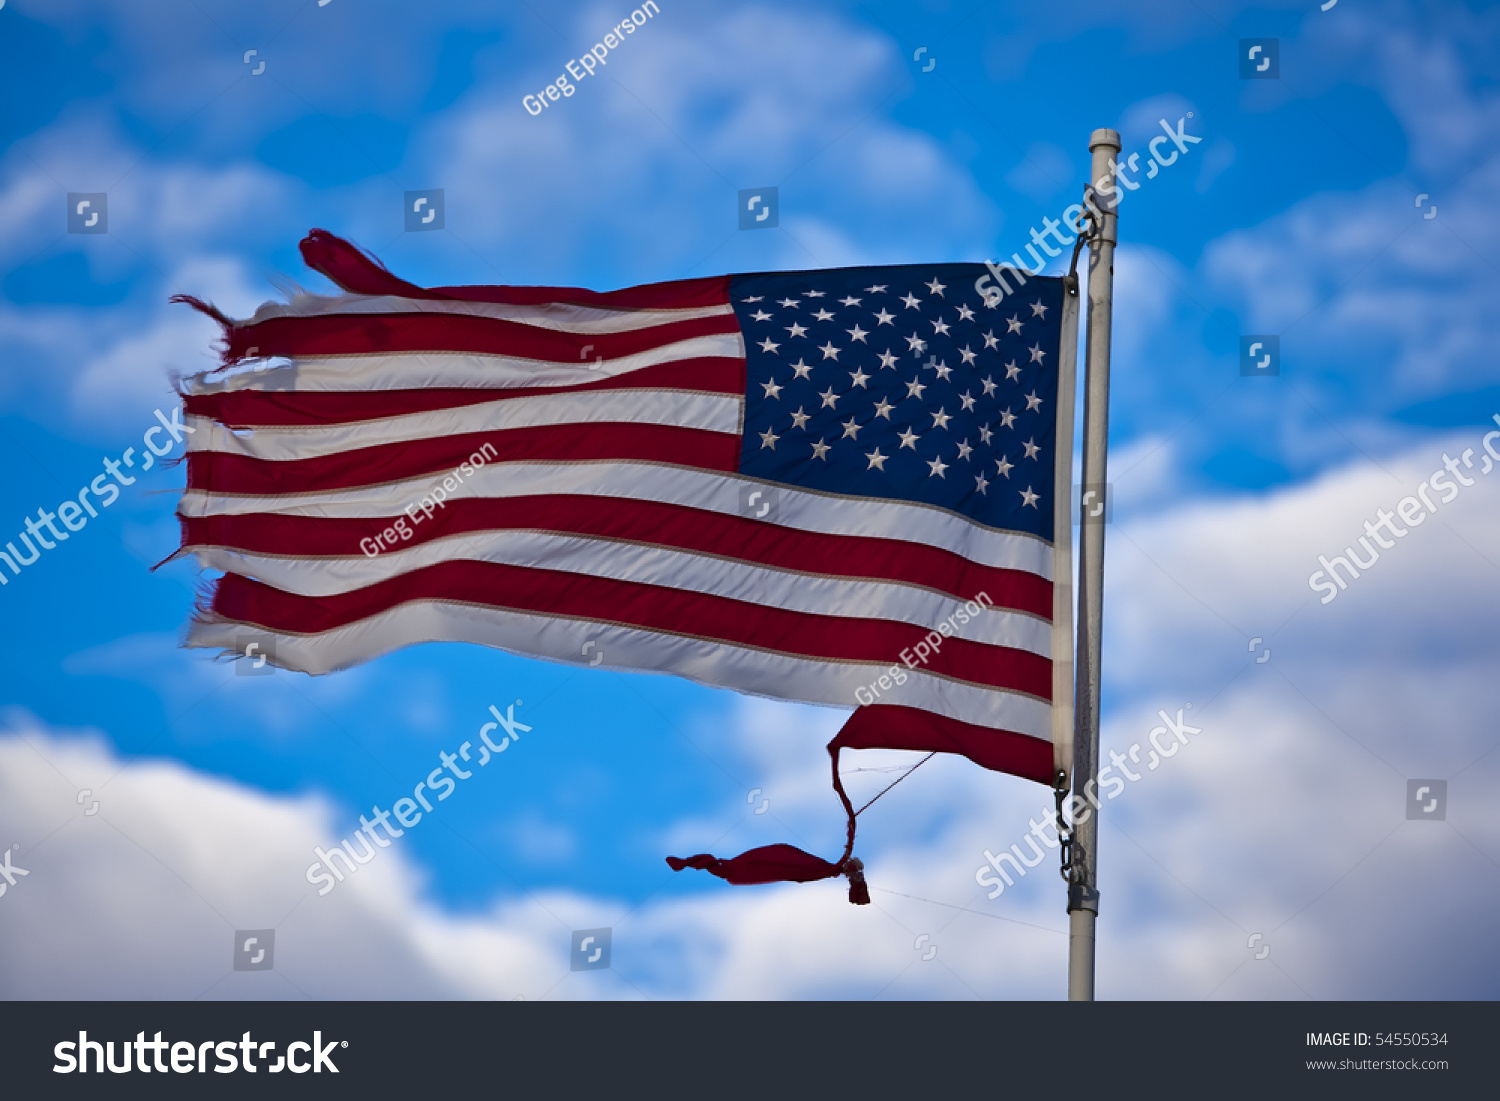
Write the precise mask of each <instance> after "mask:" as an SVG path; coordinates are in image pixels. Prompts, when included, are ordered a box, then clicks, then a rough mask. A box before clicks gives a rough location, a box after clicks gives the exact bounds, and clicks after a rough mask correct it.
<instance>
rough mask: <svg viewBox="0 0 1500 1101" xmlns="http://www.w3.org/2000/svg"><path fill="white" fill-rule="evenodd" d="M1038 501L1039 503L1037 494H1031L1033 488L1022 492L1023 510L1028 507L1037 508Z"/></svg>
mask: <svg viewBox="0 0 1500 1101" xmlns="http://www.w3.org/2000/svg"><path fill="white" fill-rule="evenodd" d="M1036 501H1037V495H1036V494H1035V493H1033V492H1031V487H1030V486H1027V487H1026V488H1025V489H1023V490H1021V507H1022V508H1025V507H1026V506H1027V505H1030V506H1031V507H1032V508H1036Z"/></svg>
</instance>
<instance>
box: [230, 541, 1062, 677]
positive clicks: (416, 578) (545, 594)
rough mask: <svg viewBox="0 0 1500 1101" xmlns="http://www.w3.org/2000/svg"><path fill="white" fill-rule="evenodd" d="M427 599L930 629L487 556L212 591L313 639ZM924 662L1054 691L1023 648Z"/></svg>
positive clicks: (805, 651)
mask: <svg viewBox="0 0 1500 1101" xmlns="http://www.w3.org/2000/svg"><path fill="white" fill-rule="evenodd" d="M429 600H443V601H453V602H460V603H463V604H466V605H469V606H474V605H481V606H488V607H492V608H500V609H506V610H511V611H520V612H533V613H539V614H542V615H546V616H552V617H557V618H564V619H588V620H600V621H604V622H608V623H616V624H621V625H624V626H629V627H641V628H645V629H648V630H655V631H661V632H664V633H667V634H673V635H689V636H694V637H698V638H708V639H714V640H717V641H722V642H728V643H735V644H739V645H747V646H755V647H758V648H761V649H766V650H771V651H774V652H777V653H783V654H792V655H797V656H801V657H807V658H814V659H820V660H827V659H845V660H862V661H873V662H879V663H881V664H888V663H892V662H895V661H896V660H897V659H898V655H900V653H901V652H902V650H904V649H907V648H909V647H913V646H915V645H917V643H919V642H921V641H922V639H923V638H925V637H926V635H927V633H928V632H927V630H926V629H925V628H922V627H918V626H913V625H911V624H908V623H895V622H892V621H890V620H883V619H850V618H846V617H839V616H825V615H811V614H808V613H805V612H789V611H784V610H782V609H779V608H767V607H764V606H762V605H757V604H750V603H746V602H744V601H740V600H731V599H729V598H727V597H722V596H711V595H705V594H702V593H694V592H687V591H685V590H682V589H671V588H666V587H664V586H660V585H646V584H641V583H640V582H635V581H617V580H614V579H611V578H605V577H590V576H587V575H584V574H576V573H564V572H562V571H558V570H544V569H534V568H530V567H525V566H505V565H497V564H494V563H489V562H445V563H441V564H439V565H435V566H428V567H425V568H423V569H420V570H413V571H411V572H410V573H405V574H402V575H401V576H399V577H393V578H391V579H390V580H388V581H382V582H379V583H377V584H375V585H370V586H368V587H366V588H363V589H358V590H356V591H355V592H352V593H341V594H339V595H337V596H325V597H316V598H314V597H301V596H293V595H292V594H290V593H285V592H282V591H281V590H280V589H275V588H272V587H271V586H269V585H266V584H264V583H262V582H260V581H254V580H251V579H249V578H246V577H242V576H240V575H238V574H226V575H225V576H224V577H223V578H221V579H220V581H219V583H218V586H217V587H216V589H215V592H214V599H213V610H214V612H215V613H217V614H218V615H221V616H223V617H225V618H226V619H231V620H236V621H239V622H244V623H252V624H255V625H257V626H259V627H261V628H263V629H265V630H269V631H274V632H277V633H283V634H297V635H315V634H320V633H322V632H324V631H331V630H334V629H335V628H338V627H343V626H346V625H348V624H351V623H357V622H359V621H360V620H363V619H367V618H368V617H370V616H374V615H378V614H380V613H381V612H384V611H387V610H389V609H391V608H394V607H396V606H398V605H401V604H406V603H410V602H415V601H429ZM926 668H927V670H928V671H930V672H934V673H939V674H944V675H947V676H952V677H957V678H959V679H960V680H964V681H968V682H970V683H971V684H978V685H986V686H990V687H994V688H1008V689H1013V690H1015V691H1019V692H1026V693H1029V694H1030V695H1033V696H1037V697H1039V698H1041V699H1051V695H1052V662H1051V661H1050V660H1049V659H1047V658H1044V657H1041V656H1040V655H1037V654H1033V653H1030V652H1028V651H1026V650H1017V649H1013V648H1011V647H1006V646H988V645H985V644H983V643H978V642H970V641H968V640H966V639H959V638H949V639H946V640H944V642H943V645H942V648H941V649H940V650H938V651H937V652H936V653H935V654H933V656H932V658H931V659H930V660H929V662H928V663H927V666H926Z"/></svg>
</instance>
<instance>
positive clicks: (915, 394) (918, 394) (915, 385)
mask: <svg viewBox="0 0 1500 1101" xmlns="http://www.w3.org/2000/svg"><path fill="white" fill-rule="evenodd" d="M925 389H927V387H926V386H924V385H923V384H922V383H920V382H918V381H917V380H916V379H912V380H911V381H910V382H908V383H907V384H906V396H907V397H909V398H916V399H917V400H918V401H921V400H922V391H923V390H925Z"/></svg>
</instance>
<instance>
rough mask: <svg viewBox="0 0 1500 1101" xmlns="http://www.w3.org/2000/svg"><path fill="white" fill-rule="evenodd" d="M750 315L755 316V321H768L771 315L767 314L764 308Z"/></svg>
mask: <svg viewBox="0 0 1500 1101" xmlns="http://www.w3.org/2000/svg"><path fill="white" fill-rule="evenodd" d="M750 316H751V317H753V318H755V320H757V321H770V320H771V315H770V314H768V313H766V311H765V310H756V311H755V312H754V313H753V314H751V315H750Z"/></svg>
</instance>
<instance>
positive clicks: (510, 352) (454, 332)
mask: <svg viewBox="0 0 1500 1101" xmlns="http://www.w3.org/2000/svg"><path fill="white" fill-rule="evenodd" d="M739 331H740V329H739V322H738V320H737V319H736V318H735V316H734V315H733V314H724V315H722V316H718V317H695V318H690V319H688V320H685V321H669V322H667V323H666V324H665V325H653V326H651V327H650V328H649V329H631V330H629V331H627V332H622V333H562V332H558V331H557V330H556V329H540V328H537V327H536V326H534V325H527V324H524V323H522V322H519V321H503V320H500V319H499V318H493V317H466V316H464V315H462V314H450V313H397V314H368V313H350V314H318V315H316V316H314V317H273V318H269V319H268V320H266V321H262V322H259V323H257V324H241V325H236V326H234V328H232V329H230V330H229V331H228V333H227V334H226V336H227V340H228V348H227V349H226V353H225V355H226V362H235V361H238V360H240V359H242V358H243V357H245V356H247V355H259V356H286V357H289V358H293V359H296V358H308V357H311V356H350V355H372V354H382V353H396V352H468V353H473V354H480V355H503V356H516V357H519V358H521V359H538V360H545V361H549V362H552V363H567V364H588V363H590V362H592V361H593V359H594V357H595V356H603V357H604V358H605V359H619V358H620V357H622V356H628V355H634V354H635V353H637V352H648V351H650V350H652V349H653V348H660V347H661V346H662V345H665V344H671V343H674V342H676V341H679V340H687V339H688V338H690V337H695V336H711V335H716V334H720V333H738V332H739ZM585 349H587V351H585Z"/></svg>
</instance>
